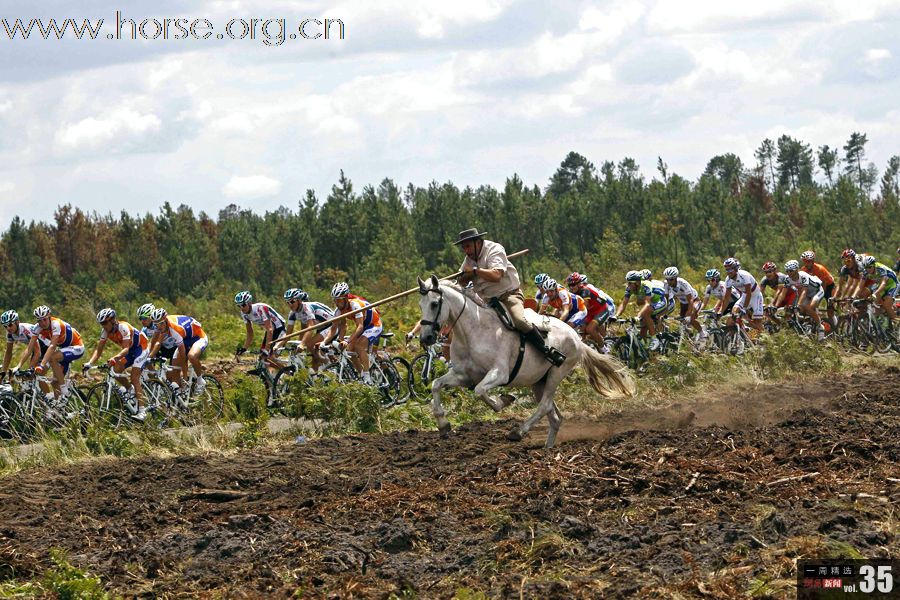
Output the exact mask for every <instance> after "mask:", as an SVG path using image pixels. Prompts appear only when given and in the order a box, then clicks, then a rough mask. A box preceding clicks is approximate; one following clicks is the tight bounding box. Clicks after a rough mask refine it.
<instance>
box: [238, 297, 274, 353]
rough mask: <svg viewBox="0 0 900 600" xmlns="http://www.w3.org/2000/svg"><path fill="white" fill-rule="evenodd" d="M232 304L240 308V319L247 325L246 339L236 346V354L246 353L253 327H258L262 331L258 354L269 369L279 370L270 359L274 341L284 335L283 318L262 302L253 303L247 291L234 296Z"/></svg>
mask: <svg viewBox="0 0 900 600" xmlns="http://www.w3.org/2000/svg"><path fill="white" fill-rule="evenodd" d="M234 303H235V304H237V305H238V307H240V309H241V319H243V320H244V323H246V325H247V337H246V339H245V340H244V344H243V345H242V346H238V348H237V354H243V353H244V352H246V351H247V347H248V346H249V345H250V344H252V343H253V325H254V324H256V325H259V326H260V327H261V328H262V330H263V338H262V343H261V344H260V346H259V353H260V355H261V356H262V357H263V358H264V359H265V360H266V362H267V363H268V364H269V366H270V367H272V368H274V369H280V368H281V367H282V365H280V364H279V363H278V362H277V361H275V360H274V359H273V358H272V356H271V352H272V345H273V344H274V343H275V341H276V340H278V339H280V338H281V336H283V335H284V331H285V330H284V317H282V316H281V315H280V314H278V311H276V310H275V309H274V308H272V307H271V306H269V305H268V304H266V303H264V302H253V296H252V295H251V294H250V292H247V291H243V292H238V293H237V294H235V295H234Z"/></svg>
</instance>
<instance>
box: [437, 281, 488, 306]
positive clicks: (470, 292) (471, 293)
mask: <svg viewBox="0 0 900 600" xmlns="http://www.w3.org/2000/svg"><path fill="white" fill-rule="evenodd" d="M441 285H445V286H447V287H448V288H450V289H451V290H453V291H455V292H459V293H460V294H462V295H463V296H465V297H467V298H468V299H469V300H471V301H472V302H474V303H475V304H477V305H478V306H480V307H481V308H487V303H486V302H485V301H484V299H483V298H482V297H481V296H479V295H478V294H476V293H475V290H474V289H473V288H470V287H462V286H461V285H459V284H458V283H454V282H451V281H442V282H441Z"/></svg>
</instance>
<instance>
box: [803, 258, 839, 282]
mask: <svg viewBox="0 0 900 600" xmlns="http://www.w3.org/2000/svg"><path fill="white" fill-rule="evenodd" d="M800 270H801V271H806V272H807V273H809V274H810V275H815V276H816V277H818V278H819V279H821V280H822V285H823V286H829V285H831V284H832V283H834V277H832V276H831V273H829V272H828V269H826V268H825V265H822V264H819V263H813V266H812V268H809V267H807V266H806V265H803V266H802V267H801V268H800Z"/></svg>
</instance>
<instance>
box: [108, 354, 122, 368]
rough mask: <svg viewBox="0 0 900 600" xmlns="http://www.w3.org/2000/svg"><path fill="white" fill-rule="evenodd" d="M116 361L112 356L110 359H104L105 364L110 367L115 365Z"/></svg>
mask: <svg viewBox="0 0 900 600" xmlns="http://www.w3.org/2000/svg"><path fill="white" fill-rule="evenodd" d="M118 362H119V361H118V359H117V358H116V357H115V356H114V357H112V358H111V359H109V360H108V361H106V364H107V365H109V366H110V367H115V366H116V364H117V363H118Z"/></svg>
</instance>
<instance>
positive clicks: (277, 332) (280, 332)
mask: <svg viewBox="0 0 900 600" xmlns="http://www.w3.org/2000/svg"><path fill="white" fill-rule="evenodd" d="M268 336H269V332H268V331H266V332H265V333H264V334H263V342H262V346H260V347H261V348H265V347H266V344H268V343H269V342H273V341H275V340H279V339H281V338H282V337H284V325H279V326H278V327H275V328H273V329H272V336H273V337H272V339H271V340H270V339H269V337H268Z"/></svg>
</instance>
